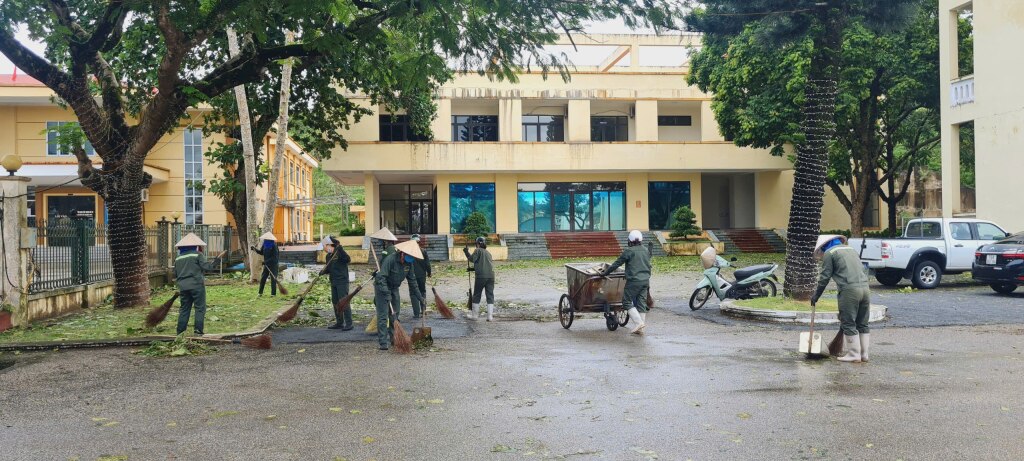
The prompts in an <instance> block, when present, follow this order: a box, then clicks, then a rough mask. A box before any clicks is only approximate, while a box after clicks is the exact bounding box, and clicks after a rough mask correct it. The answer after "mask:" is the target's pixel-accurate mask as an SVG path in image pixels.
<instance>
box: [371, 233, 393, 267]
mask: <svg viewBox="0 0 1024 461" xmlns="http://www.w3.org/2000/svg"><path fill="white" fill-rule="evenodd" d="M370 239H371V241H370V244H371V245H372V244H373V240H372V239H377V240H380V241H381V247H382V249H383V251H381V253H380V258H381V260H383V259H384V257H385V256H387V255H389V254H391V253H394V252H395V242H397V241H398V237H395V234H392V233H391V231H390V230H388V228H387V227H382V228H381V229H380V230H379V231H377V232H374V233H373V234H370Z"/></svg>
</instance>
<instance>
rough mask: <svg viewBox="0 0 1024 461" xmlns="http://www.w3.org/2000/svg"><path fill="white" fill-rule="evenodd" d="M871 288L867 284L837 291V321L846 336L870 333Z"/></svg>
mask: <svg viewBox="0 0 1024 461" xmlns="http://www.w3.org/2000/svg"><path fill="white" fill-rule="evenodd" d="M870 313H871V290H870V289H869V288H868V287H867V286H859V287H846V288H843V289H842V290H840V291H839V323H840V325H841V328H842V329H843V334H845V335H846V336H856V335H858V334H860V333H870V332H871V329H870V328H868V317H869V315H870Z"/></svg>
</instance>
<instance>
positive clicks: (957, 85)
mask: <svg viewBox="0 0 1024 461" xmlns="http://www.w3.org/2000/svg"><path fill="white" fill-rule="evenodd" d="M949 101H950V102H949V105H950V107H957V106H962V105H964V104H971V103H973V102H974V76H973V75H969V76H967V77H961V78H958V79H956V80H953V81H952V82H950V84H949Z"/></svg>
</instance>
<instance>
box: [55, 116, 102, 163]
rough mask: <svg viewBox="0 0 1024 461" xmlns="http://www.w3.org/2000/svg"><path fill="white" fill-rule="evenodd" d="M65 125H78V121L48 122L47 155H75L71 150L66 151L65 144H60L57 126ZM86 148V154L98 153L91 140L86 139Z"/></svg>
mask: <svg viewBox="0 0 1024 461" xmlns="http://www.w3.org/2000/svg"><path fill="white" fill-rule="evenodd" d="M64 125H78V122H46V155H74V154H72V153H71V151H67V152H65V151H64V146H61V145H60V142H59V141H60V137H59V136H58V134H57V131H58V130H57V128H59V127H62V126H64ZM84 148H85V154H86V155H96V149H93V147H92V143H90V142H89V141H85V146H84Z"/></svg>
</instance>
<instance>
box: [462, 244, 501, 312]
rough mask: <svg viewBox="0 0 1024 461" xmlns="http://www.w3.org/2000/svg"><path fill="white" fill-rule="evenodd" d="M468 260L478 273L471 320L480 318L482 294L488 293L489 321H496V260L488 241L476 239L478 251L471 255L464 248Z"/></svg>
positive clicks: (474, 288) (474, 287) (466, 248)
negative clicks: (488, 246)
mask: <svg viewBox="0 0 1024 461" xmlns="http://www.w3.org/2000/svg"><path fill="white" fill-rule="evenodd" d="M462 252H463V253H465V254H466V259H468V260H469V262H471V263H473V272H476V282H475V283H474V284H473V307H472V310H471V311H470V314H469V318H470V319H471V320H476V319H477V318H478V317H479V316H480V293H481V292H484V291H486V292H487V321H488V322H491V321H494V260H493V259H492V258H491V252H489V251H487V239H485V238H483V237H477V238H476V250H474V251H473V254H470V253H469V247H462Z"/></svg>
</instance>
